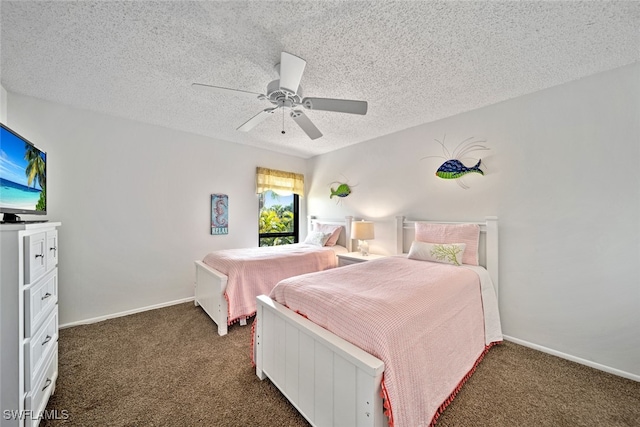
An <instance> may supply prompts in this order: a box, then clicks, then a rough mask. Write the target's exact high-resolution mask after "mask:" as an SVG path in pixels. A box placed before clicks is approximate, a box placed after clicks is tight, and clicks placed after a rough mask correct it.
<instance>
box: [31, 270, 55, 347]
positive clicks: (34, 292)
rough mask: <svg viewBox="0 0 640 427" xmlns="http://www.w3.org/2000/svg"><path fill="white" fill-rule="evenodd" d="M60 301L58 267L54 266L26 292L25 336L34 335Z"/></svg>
mask: <svg viewBox="0 0 640 427" xmlns="http://www.w3.org/2000/svg"><path fill="white" fill-rule="evenodd" d="M57 302H58V269H57V268H54V269H53V270H52V271H50V272H49V273H47V274H46V275H45V276H44V277H43V278H42V279H41V280H39V281H38V282H37V283H34V284H33V285H31V287H30V288H28V289H26V290H25V293H24V337H25V338H29V337H32V336H33V335H34V334H35V332H36V331H37V330H38V328H39V327H40V326H41V325H42V324H43V323H44V321H45V319H46V318H47V316H48V315H49V313H51V310H52V309H53V307H54V306H55V305H56V303H57Z"/></svg>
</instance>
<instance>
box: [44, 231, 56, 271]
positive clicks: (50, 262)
mask: <svg viewBox="0 0 640 427" xmlns="http://www.w3.org/2000/svg"><path fill="white" fill-rule="evenodd" d="M44 249H45V258H46V259H47V260H46V262H47V270H51V269H52V268H53V267H55V266H56V265H58V230H51V231H47V243H46V245H45V247H44Z"/></svg>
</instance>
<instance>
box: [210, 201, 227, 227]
mask: <svg viewBox="0 0 640 427" xmlns="http://www.w3.org/2000/svg"><path fill="white" fill-rule="evenodd" d="M211 234H213V235H218V234H229V196H227V195H226V194H212V195H211Z"/></svg>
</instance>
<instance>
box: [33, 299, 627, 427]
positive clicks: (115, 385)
mask: <svg viewBox="0 0 640 427" xmlns="http://www.w3.org/2000/svg"><path fill="white" fill-rule="evenodd" d="M250 333H251V327H250V326H239V325H233V326H232V327H230V328H229V334H228V335H226V336H224V337H220V336H218V334H217V328H216V326H215V324H214V323H213V322H212V321H211V320H210V319H209V317H208V316H207V315H206V314H205V313H204V311H203V310H202V309H201V308H200V307H195V306H194V305H193V303H186V304H179V305H175V306H171V307H166V308H162V309H158V310H152V311H147V312H144V313H138V314H134V315H130V316H126V317H120V318H116V319H110V320H106V321H104V322H100V323H94V324H90V325H83V326H76V327H72V328H67V329H62V330H61V331H60V338H59V377H58V381H57V385H56V391H55V394H54V395H53V396H52V397H51V399H50V400H49V403H48V406H47V411H50V412H51V413H56V414H57V415H58V417H57V418H58V419H57V420H43V421H42V422H41V423H40V425H41V426H62V425H65V426H122V427H124V426H216V427H217V426H220V427H226V426H229V427H234V426H238V427H240V426H243V427H245V426H264V427H270V426H278V427H281V426H291V427H297V426H301V427H302V426H308V425H309V424H308V423H307V422H306V421H305V419H304V418H303V417H302V416H301V415H300V414H299V413H298V412H297V411H296V409H295V408H294V407H293V406H291V404H290V403H289V402H288V401H287V400H286V399H285V398H284V397H283V396H282V394H280V392H279V391H278V389H277V388H276V387H275V386H273V385H272V384H271V383H270V382H269V380H265V381H260V380H258V378H257V377H256V375H255V371H254V369H253V368H252V367H251V355H250V342H251V335H250ZM436 426H437V427H447V426H450V427H453V426H459V427H467V426H468V427H482V426H509V427H512V426H532V427H533V426H535V427H544V426H549V427H559V426H585V427H593V426H605V427H609V426H610V427H616V426H627V427H629V426H633V427H640V383H638V382H635V381H632V380H628V379H625V378H621V377H617V376H615V375H611V374H608V373H605V372H601V371H598V370H595V369H592V368H589V367H586V366H583V365H580V364H577V363H574V362H570V361H567V360H564V359H560V358H558V357H555V356H551V355H548V354H545V353H541V352H539V351H535V350H532V349H529V348H526V347H523V346H520V345H517V344H514V343H510V342H505V343H503V344H501V345H499V346H495V347H493V348H492V349H491V350H490V351H489V353H488V354H487V355H486V357H485V358H484V360H483V361H482V362H481V363H480V365H479V366H478V369H477V371H476V372H475V373H474V374H473V376H472V377H471V379H470V380H469V381H468V382H467V384H466V385H465V386H464V387H463V388H462V390H461V392H460V393H459V394H458V396H457V397H456V398H455V400H454V401H453V403H452V404H451V405H450V406H449V407H448V408H447V410H446V411H445V412H444V413H443V414H442V416H441V417H440V419H439V420H438V423H437V425H436ZM340 427H349V426H340Z"/></svg>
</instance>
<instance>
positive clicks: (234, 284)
mask: <svg viewBox="0 0 640 427" xmlns="http://www.w3.org/2000/svg"><path fill="white" fill-rule="evenodd" d="M203 262H204V263H205V264H207V265H209V266H211V267H213V268H215V269H216V270H218V271H219V272H221V273H222V274H225V275H226V276H227V277H228V280H227V289H226V291H225V298H226V299H227V301H228V302H229V313H228V317H227V319H228V323H229V324H231V323H233V322H235V321H237V320H239V319H240V318H242V317H246V316H252V315H253V314H255V312H256V297H257V296H258V295H263V294H264V295H268V294H269V293H270V292H271V290H272V289H273V287H274V286H275V285H276V283H278V282H279V281H280V280H282V279H286V278H288V277H292V276H296V275H298V274H305V273H311V272H314V271H322V270H326V269H328V268H333V267H335V266H336V265H337V261H336V256H335V251H334V250H333V249H332V248H331V247H320V246H314V245H308V244H303V243H297V244H293V245H280V246H267V247H257V248H246V249H225V250H220V251H216V252H212V253H210V254H208V255H207V256H205V257H204V260H203Z"/></svg>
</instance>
